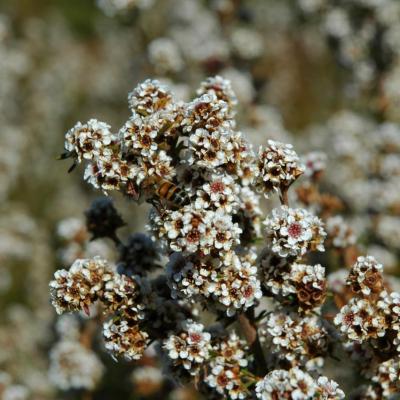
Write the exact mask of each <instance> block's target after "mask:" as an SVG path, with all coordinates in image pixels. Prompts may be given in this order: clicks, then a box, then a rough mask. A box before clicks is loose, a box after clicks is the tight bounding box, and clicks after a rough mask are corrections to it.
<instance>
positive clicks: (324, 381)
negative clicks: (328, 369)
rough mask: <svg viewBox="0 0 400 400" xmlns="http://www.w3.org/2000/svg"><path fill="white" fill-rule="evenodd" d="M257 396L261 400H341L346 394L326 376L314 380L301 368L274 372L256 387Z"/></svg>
mask: <svg viewBox="0 0 400 400" xmlns="http://www.w3.org/2000/svg"><path fill="white" fill-rule="evenodd" d="M256 396H257V398H258V399H261V400H274V399H298V400H311V399H323V400H339V399H344V393H343V391H342V390H341V389H340V388H339V386H338V384H337V383H336V382H335V381H332V380H329V379H328V378H327V377H326V376H320V377H319V378H318V379H314V378H313V377H312V376H311V375H309V374H308V373H306V372H303V371H302V370H301V369H299V368H296V367H295V368H292V369H290V370H289V371H286V370H283V369H282V370H274V371H272V372H270V373H269V374H268V375H266V376H265V377H264V379H262V380H261V381H260V382H258V383H257V385H256Z"/></svg>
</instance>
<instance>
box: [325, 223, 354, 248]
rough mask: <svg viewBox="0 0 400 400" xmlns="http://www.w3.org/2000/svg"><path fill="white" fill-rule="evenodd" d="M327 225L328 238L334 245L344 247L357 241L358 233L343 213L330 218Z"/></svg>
mask: <svg viewBox="0 0 400 400" xmlns="http://www.w3.org/2000/svg"><path fill="white" fill-rule="evenodd" d="M325 226H326V232H327V234H328V240H330V241H331V242H332V245H333V246H334V247H337V248H339V249H343V248H346V247H349V246H352V245H354V244H355V243H356V241H357V237H356V235H355V234H354V232H353V230H352V229H351V228H350V226H349V225H348V224H347V223H346V222H345V221H344V219H343V217H342V216H341V215H335V216H334V217H330V218H328V219H327V221H326V224H325Z"/></svg>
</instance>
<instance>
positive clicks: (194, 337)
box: [190, 333, 201, 343]
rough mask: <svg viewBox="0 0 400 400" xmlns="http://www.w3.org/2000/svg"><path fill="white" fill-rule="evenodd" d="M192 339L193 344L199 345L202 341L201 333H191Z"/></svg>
mask: <svg viewBox="0 0 400 400" xmlns="http://www.w3.org/2000/svg"><path fill="white" fill-rule="evenodd" d="M190 339H191V341H192V342H193V343H199V342H200V340H201V335H200V334H199V333H191V334H190Z"/></svg>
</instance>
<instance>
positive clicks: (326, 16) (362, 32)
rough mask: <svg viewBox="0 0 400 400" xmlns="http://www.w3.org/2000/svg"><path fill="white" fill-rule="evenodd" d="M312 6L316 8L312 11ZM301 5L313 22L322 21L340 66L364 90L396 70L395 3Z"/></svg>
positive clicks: (356, 0)
mask: <svg viewBox="0 0 400 400" xmlns="http://www.w3.org/2000/svg"><path fill="white" fill-rule="evenodd" d="M310 3H311V4H315V5H314V6H313V7H309V4H310ZM299 4H300V6H301V8H302V10H303V12H304V13H305V15H310V16H312V18H310V19H313V18H317V19H319V21H320V25H321V29H322V31H324V33H325V35H326V38H327V41H328V42H329V44H330V45H331V47H332V50H333V51H334V52H335V55H336V57H337V59H338V62H339V63H340V64H341V65H343V66H345V67H346V68H348V69H349V70H350V71H351V72H352V75H353V79H354V80H355V82H356V83H357V84H358V85H359V86H361V87H362V88H371V86H372V85H373V84H374V83H376V82H375V81H378V80H379V77H381V76H384V75H385V73H387V72H388V71H390V70H391V69H392V68H394V67H395V66H396V64H397V60H398V57H399V55H400V54H399V46H398V44H397V39H398V35H399V30H398V25H397V23H396V21H397V18H398V16H399V15H400V6H399V4H398V2H397V1H396V0H385V1H364V0H351V1H347V0H339V1H334V0H324V1H314V2H312V1H306V0H303V1H301V2H299Z"/></svg>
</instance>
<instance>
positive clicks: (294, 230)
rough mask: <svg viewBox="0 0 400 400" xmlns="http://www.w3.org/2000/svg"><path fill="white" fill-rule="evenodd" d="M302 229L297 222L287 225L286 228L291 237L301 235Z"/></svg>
mask: <svg viewBox="0 0 400 400" xmlns="http://www.w3.org/2000/svg"><path fill="white" fill-rule="evenodd" d="M302 231H303V228H302V227H301V225H300V224H299V223H298V222H293V224H290V225H289V228H288V233H289V236H290V237H292V238H295V239H297V238H299V237H300V236H301V233H302Z"/></svg>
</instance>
